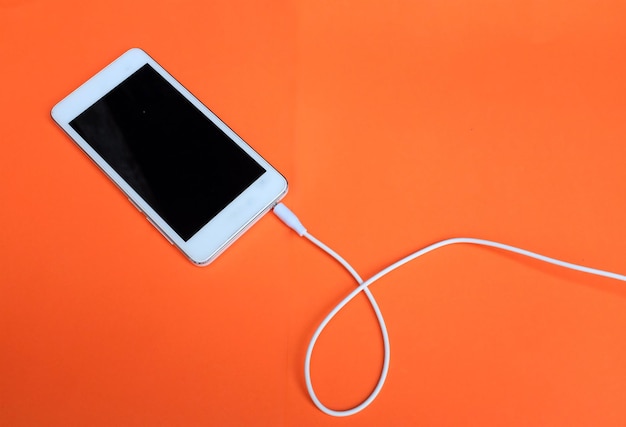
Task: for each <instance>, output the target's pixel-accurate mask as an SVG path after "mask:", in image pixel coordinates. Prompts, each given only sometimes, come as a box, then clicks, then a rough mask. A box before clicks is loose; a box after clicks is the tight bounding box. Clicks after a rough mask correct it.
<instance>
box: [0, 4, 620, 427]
mask: <svg viewBox="0 0 626 427" xmlns="http://www.w3.org/2000/svg"><path fill="white" fill-rule="evenodd" d="M599 3H601V4H599ZM625 14H626V4H625V3H624V2H622V1H612V2H596V1H591V0H586V1H579V0H574V1H571V0H569V1H539V0H533V1H526V0H518V1H509V2H502V1H498V0H491V1H486V0H480V1H475V0H472V1H470V0H467V1H462V0H459V1H452V0H451V1H434V0H429V1H393V2H382V1H352V2H347V1H299V2H289V1H273V2H253V1H248V2H244V1H231V0H229V1H226V0H222V1H187V0H183V1H165V0H152V1H145V0H137V1H130V2H129V1H127V0H125V1H121V0H107V1H106V2H105V1H101V0H96V1H87V2H86V1H83V0H81V1H78V0H57V1H54V2H52V1H45V0H30V1H25V0H0V58H1V59H2V64H1V67H0V81H1V83H0V85H2V94H1V96H0V141H1V143H0V200H1V202H0V203H1V206H2V207H1V209H0V224H1V231H0V425H3V426H35V425H45V426H68V425H89V426H196V425H219V426H231V425H232V426H242V425H267V426H281V425H285V426H295V425H302V426H306V425H341V426H344V425H345V426H348V425H421V426H459V425H478V426H502V425H506V426H554V425H568V426H589V425H597V426H617V425H624V424H626V405H624V397H625V396H626V362H625V360H626V286H625V285H624V284H621V283H618V282H614V281H611V280H608V279H601V278H595V277H589V276H586V275H583V274H579V273H573V272H568V271H563V270H560V269H558V268H556V267H550V266H545V265H541V264H539V263H537V262H533V261H529V260H525V259H520V258H519V257H516V256H510V255H506V254H502V253H500V252H498V251H494V250H488V249H481V248H476V247H470V246H457V247H450V248H445V249H441V250H439V251H437V252H435V253H432V254H430V255H428V256H426V257H424V258H422V259H420V260H418V261H416V262H413V263H412V264H410V265H408V266H406V267H404V268H403V269H402V270H399V271H397V272H395V273H393V274H392V275H390V276H387V277H386V278H384V279H383V280H381V282H379V283H377V284H376V285H374V286H373V287H372V291H373V292H374V294H375V295H376V297H377V298H378V301H379V303H380V305H381V308H382V310H383V313H384V314H385V316H386V320H387V323H388V327H389V330H390V336H391V350H392V358H391V370H390V374H389V378H388V381H387V383H386V385H385V387H384V388H383V391H382V393H381V394H380V396H379V398H378V399H377V400H376V401H375V402H374V403H373V404H372V405H371V406H370V407H369V408H367V409H366V410H365V411H364V412H362V413H360V414H358V415H356V416H354V417H351V418H347V419H333V418H330V417H328V416H326V415H324V414H322V413H321V412H320V411H318V410H317V409H316V408H315V407H314V406H313V404H312V403H311V402H310V400H309V398H308V396H307V394H306V391H305V389H304V380H303V374H302V370H303V369H302V365H303V360H304V353H305V348H306V344H307V342H308V340H309V338H310V336H311V334H312V332H313V330H314V328H315V326H316V325H317V324H318V322H319V321H320V320H321V319H322V317H323V316H324V315H325V314H326V312H327V311H328V310H329V309H330V308H331V307H332V306H333V305H334V303H336V302H337V301H338V300H339V299H340V298H341V297H342V296H343V295H345V294H346V293H347V292H349V291H350V290H351V289H352V288H353V283H351V280H350V278H349V276H348V275H347V274H346V273H345V272H343V271H342V270H341V268H340V267H339V266H338V265H337V264H336V263H334V262H333V261H332V260H330V259H329V258H327V257H326V256H325V255H323V254H322V253H320V252H319V251H318V250H316V249H315V248H314V247H312V246H311V245H310V244H308V243H307V242H305V241H303V240H301V239H299V238H298V237H297V236H296V235H295V234H294V233H293V232H291V231H290V230H288V229H287V228H285V227H284V226H283V225H282V224H280V223H279V221H278V220H276V219H275V218H273V217H272V216H271V215H268V216H267V217H266V218H263V219H262V220H261V221H260V222H259V223H258V224H257V225H256V226H255V227H253V228H252V229H251V230H250V231H249V232H248V233H247V234H246V235H245V236H244V237H243V238H241V239H240V240H239V241H238V242H237V243H236V244H235V245H234V246H233V247H232V248H230V249H229V250H228V251H227V252H226V253H225V254H224V255H222V256H221V257H220V258H219V259H218V260H217V261H216V262H215V263H214V264H212V265H210V266H209V267H206V268H197V267H194V266H192V265H191V264H190V263H189V262H188V261H186V260H185V259H184V257H183V256H182V255H180V254H179V253H177V251H176V250H175V249H174V248H172V247H171V246H170V245H169V244H168V243H167V242H166V241H165V239H163V237H161V236H160V235H159V233H158V232H157V231H156V230H155V229H153V228H152V227H151V226H150V225H149V224H148V222H147V221H146V220H145V219H144V218H143V217H142V216H141V215H140V214H139V213H138V212H137V211H136V209H134V208H133V207H132V206H131V205H130V204H129V203H128V201H127V200H126V198H125V197H124V196H123V195H122V194H121V193H120V192H119V191H118V190H117V189H116V188H115V187H114V185H113V184H111V183H110V182H108V181H107V179H106V178H105V177H104V176H103V175H102V174H101V173H100V172H99V171H98V170H97V168H96V167H95V166H93V165H92V164H91V162H90V161H89V160H88V159H87V158H86V157H85V156H84V155H83V154H82V153H81V152H80V150H79V149H78V148H77V147H75V146H74V145H73V143H72V142H71V141H70V140H69V139H68V138H67V137H66V136H65V135H64V134H63V133H62V132H61V131H60V130H59V129H58V128H57V127H56V126H55V125H54V124H53V122H52V120H51V119H50V118H49V110H50V108H51V107H52V106H53V105H54V104H55V103H56V102H57V101H59V100H60V99H61V98H63V97H64V96H65V95H66V94H68V93H69V92H70V91H71V90H73V89H74V88H75V87H77V86H78V85H79V84H81V83H82V82H84V81H85V80H86V79H87V78H89V77H90V76H91V75H93V74H94V73H95V72H97V71H98V70H99V69H101V68H102V67H103V66H105V65H106V64H107V63H108V62H110V61H111V60H113V59H114V58H116V57H117V56H118V55H120V54H121V53H122V52H124V51H125V50H127V49H128V48H130V47H134V46H138V47H142V48H143V49H145V50H146V51H147V52H148V53H150V54H151V55H152V56H153V57H155V59H156V60H157V61H159V62H160V63H161V64H162V65H164V67H165V68H166V69H168V70H169V71H170V72H171V73H172V74H173V75H174V76H176V77H177V78H178V79H179V80H180V81H182V82H183V84H185V85H186V86H187V87H188V88H189V89H190V90H191V91H192V92H194V93H195V94H196V95H197V96H198V97H199V98H200V99H201V100H203V101H204V102H205V103H206V104H207V105H209V106H210V107H211V108H212V109H213V110H214V111H215V112H216V113H217V114H218V115H220V116H221V117H222V118H223V119H224V120H225V121H226V122H227V123H228V124H229V125H230V126H231V127H233V128H234V129H235V130H236V131H237V132H238V133H239V134H240V135H242V136H243V137H244V139H246V140H247V141H248V142H249V143H250V144H251V145H252V146H254V147H255V148H256V149H257V150H258V151H259V152H260V153H261V154H263V155H264V156H265V157H266V158H267V159H268V160H270V162H272V163H273V164H274V165H275V166H276V167H277V168H278V169H279V170H281V171H282V172H283V173H284V174H285V176H286V177H287V178H288V180H289V181H290V193H289V195H288V196H287V198H286V200H285V201H286V203H287V205H289V206H290V207H291V208H292V209H293V210H294V211H296V212H297V213H298V214H299V216H300V217H301V219H302V220H303V221H304V222H305V224H306V225H307V226H308V228H309V230H310V231H311V232H312V233H313V234H314V235H316V236H318V237H319V238H321V239H322V240H324V241H325V242H327V243H328V244H329V245H330V246H332V247H333V248H335V249H336V250H337V251H339V252H340V253H341V254H343V255H344V256H345V257H346V258H347V259H348V260H349V261H351V262H353V263H354V265H355V267H356V268H357V270H358V271H359V272H360V273H361V274H362V275H363V276H369V275H371V274H373V273H374V272H376V271H377V270H378V269H380V268H381V267H384V266H385V265H387V264H388V263H390V262H392V261H394V260H396V259H397V258H399V257H401V256H403V255H405V254H407V253H408V252H411V251H413V250H415V249H417V248H420V247H423V246H425V245H427V244H429V243H432V242H434V241H438V240H441V239H444V238H448V237H454V236H472V237H482V238H487V239H494V240H498V241H502V242H505V243H509V244H514V245H518V246H522V247H525V248H528V249H530V250H535V251H538V252H541V253H545V254H547V255H550V256H554V257H558V258H562V259H565V260H568V261H571V262H577V263H583V264H586V265H590V266H594V267H597V268H604V269H608V270H612V271H618V272H622V273H626V264H625V263H624V253H626V225H625V222H624V217H625V214H626V201H625V198H624V194H625V192H624V188H625V185H626V184H625V183H626V169H625V168H624V159H625V158H626V144H625V143H624V141H625V138H626V120H625V119H626V79H625V78H624V76H625V75H626V56H625V53H624V52H626V26H624V16H625ZM381 348H382V346H381V342H380V337H379V334H378V329H377V325H376V323H375V322H374V319H373V315H372V314H371V312H370V309H369V307H368V306H367V304H366V302H365V299H364V298H361V297H359V298H357V301H355V302H354V303H353V304H351V305H350V306H349V307H348V308H347V309H346V310H345V312H343V313H341V314H340V315H339V316H338V318H337V319H336V320H335V322H334V323H333V324H331V326H330V328H329V329H328V331H327V332H326V333H325V334H324V335H323V336H322V338H321V339H320V341H319V345H318V348H317V351H316V353H315V354H314V359H313V379H314V382H315V385H316V387H317V391H318V394H319V396H320V398H321V399H322V400H323V401H324V402H325V403H326V404H327V405H329V406H331V407H334V408H345V407H348V406H350V405H353V404H356V403H358V402H359V401H360V400H362V399H363V398H364V397H365V396H366V395H367V394H368V393H369V391H370V389H371V387H372V386H373V384H374V382H375V381H376V378H377V375H378V371H379V367H380V362H381V359H382V357H381Z"/></svg>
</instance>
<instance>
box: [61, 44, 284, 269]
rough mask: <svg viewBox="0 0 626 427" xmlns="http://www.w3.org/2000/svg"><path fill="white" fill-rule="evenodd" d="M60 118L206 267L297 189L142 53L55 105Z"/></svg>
mask: <svg viewBox="0 0 626 427" xmlns="http://www.w3.org/2000/svg"><path fill="white" fill-rule="evenodd" d="M52 118H53V119H54V121H55V122H56V123H57V124H58V125H59V126H60V127H61V128H62V129H63V130H64V131H65V132H66V133H67V135H69V137H70V138H71V139H73V140H74V141H75V142H76V144H78V146H79V147H80V148H81V149H82V150H83V151H84V152H85V153H86V154H87V155H88V156H89V157H90V158H91V159H92V160H93V161H94V162H95V163H96V165H97V166H98V167H99V168H100V169H101V170H102V171H103V172H104V173H105V174H106V175H107V176H108V177H109V178H110V179H111V180H112V181H113V182H114V183H115V184H116V185H117V186H118V187H119V188H120V189H121V190H122V191H123V192H124V193H125V194H126V196H127V197H128V198H129V199H130V201H131V202H132V203H133V204H134V205H135V206H136V207H137V208H138V209H139V210H140V211H141V212H143V213H144V214H145V215H146V217H147V218H148V220H150V222H152V224H153V225H154V226H155V227H156V228H157V229H158V230H159V231H160V232H161V233H162V234H163V235H164V236H165V237H166V238H167V239H168V240H169V241H170V243H172V244H173V245H175V246H176V247H178V248H179V249H180V250H181V251H182V252H183V253H184V254H185V255H186V256H187V258H189V259H190V260H191V261H192V262H193V263H195V264H197V265H206V264H208V263H210V262H211V261H213V260H214V259H215V258H216V257H217V256H218V255H219V254H220V253H221V252H222V251H223V250H224V249H226V248H227V247H228V246H229V245H230V244H231V243H233V241H235V239H237V237H239V236H240V235H241V234H242V233H243V232H244V231H245V230H246V229H247V228H248V227H250V226H251V225H252V224H253V223H254V222H255V221H256V220H258V219H259V218H260V217H261V216H262V215H263V214H265V213H266V212H268V211H269V210H270V209H271V208H272V207H273V206H274V205H275V204H276V203H277V202H278V201H279V200H280V199H281V198H282V197H283V196H284V195H285V194H286V192H287V181H286V180H285V178H284V177H283V176H282V175H281V174H280V173H279V172H278V171H277V170H276V169H274V168H273V167H272V166H271V165H270V164H269V163H268V162H267V161H266V160H264V159H263V158H262V157H261V156H260V155H259V154H258V153H256V152H255V151H254V150H253V149H252V148H251V147H250V146H249V145H248V144H246V143H245V142H244V141H243V140H242V139H241V138H240V137H239V136H238V135H237V134H236V133H235V132H233V131H232V130H231V129H230V128H229V127H228V126H226V124H224V122H222V121H221V120H220V119H219V118H218V117H217V116H216V115H215V114H214V113H212V112H211V111H210V110H209V109H208V108H207V107H205V106H204V105H203V104H202V103H201V102H200V101H199V100H198V99H197V98H195V97H194V96H193V95H192V94H191V93H190V92H189V91H188V90H187V89H185V88H184V87H183V86H182V85H181V84H180V83H179V82H178V81H176V80H175V79H174V78H173V77H172V76H171V75H170V74H169V73H168V72H167V71H165V70H164V69H163V67H161V66H160V65H159V64H157V63H156V62H155V61H154V60H153V59H152V58H151V57H150V56H148V55H147V54H146V53H145V52H144V51H143V50H141V49H131V50H129V51H128V52H126V53H124V54H123V55H122V56H121V57H119V58H118V59H116V60H115V61H114V62H113V63H111V64H110V65H108V66H107V67H106V68H104V69H103V70H102V71H100V72H99V73H98V74H96V75H95V76H94V77H92V78H91V79H90V80H88V81H87V82H86V83H84V84H83V85H82V86H80V87H79V88H78V89H76V90H75V91H74V92H72V93H71V94H70V95H68V96H67V97H66V98H65V99H63V100H62V101H61V102H59V103H58V104H57V105H55V106H54V108H53V109H52Z"/></svg>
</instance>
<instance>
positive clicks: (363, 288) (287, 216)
mask: <svg viewBox="0 0 626 427" xmlns="http://www.w3.org/2000/svg"><path fill="white" fill-rule="evenodd" d="M279 206H281V207H280V208H278V207H279ZM276 209H278V210H279V212H280V213H277V212H276ZM274 212H275V213H276V214H277V216H278V217H279V218H280V219H281V220H282V221H283V222H284V223H285V224H287V225H288V226H289V227H290V228H292V229H294V230H295V231H296V232H297V233H298V235H300V236H302V237H305V238H307V239H308V240H309V241H311V242H312V243H313V244H315V245H316V246H318V247H319V248H321V249H322V250H323V251H324V252H326V253H328V254H329V255H330V256H332V257H333V258H335V259H336V260H337V261H338V262H339V263H340V264H341V265H342V266H343V267H344V268H345V269H346V270H348V271H349V272H350V274H351V275H352V276H353V277H354V279H355V280H356V281H357V283H358V284H359V286H358V287H357V288H356V289H355V290H353V291H352V292H350V293H349V294H348V295H347V296H346V297H345V298H344V299H343V300H341V302H339V304H337V305H336V306H335V308H333V309H332V310H331V311H330V313H328V315H326V317H325V318H324V320H322V322H321V323H320V324H319V326H318V327H317V329H316V330H315V332H314V333H313V337H312V338H311V341H310V342H309V346H308V348H307V351H306V357H305V362H304V377H305V381H306V387H307V390H308V392H309V396H310V397H311V400H312V401H313V403H314V404H315V406H317V407H318V408H319V409H320V410H321V411H322V412H324V413H326V414H328V415H331V416H334V417H346V416H349V415H353V414H356V413H357V412H360V411H362V410H363V409H365V408H366V407H367V406H368V405H369V404H370V403H372V402H373V401H374V399H376V396H377V395H378V393H380V390H381V389H382V387H383V384H384V383H385V379H386V378H387V373H388V370H389V358H390V351H389V336H388V334H387V326H386V325H385V321H384V319H383V315H382V313H381V311H380V309H379V307H378V304H377V303H376V300H375V299H374V296H373V295H372V294H371V292H370V290H369V286H370V285H371V284H372V283H374V282H376V281H377V280H378V279H380V278H381V277H383V276H385V275H386V274H388V273H390V272H392V271H393V270H395V269H397V268H398V267H401V266H403V265H404V264H406V263H408V262H410V261H412V260H414V259H416V258H419V257H420V256H422V255H425V254H427V253H428V252H431V251H434V250H435V249H439V248H442V247H444V246H449V245H454V244H458V243H465V244H472V245H479V246H488V247H492V248H496V249H500V250H503V251H507V252H513V253H516V254H519V255H523V256H526V257H530V258H534V259H536V260H539V261H543V262H546V263H549V264H554V265H557V266H559V267H563V268H568V269H571V270H576V271H580V272H583V273H588V274H593V275H596V276H602V277H607V278H609V279H615V280H620V281H622V282H626V276H624V275H622V274H617V273H611V272H609V271H605V270H599V269H597V268H591V267H585V266H583V265H578V264H573V263H571V262H566V261H561V260H558V259H556V258H551V257H548V256H545V255H541V254H538V253H535V252H531V251H528V250H526V249H521V248H517V247H515V246H511V245H506V244H504V243H498V242H493V241H491V240H485V239H475V238H471V237H456V238H452V239H446V240H442V241H440V242H437V243H433V244H432V245H429V246H427V247H425V248H423V249H420V250H418V251H415V252H413V253H411V254H409V255H407V256H405V257H404V258H402V259H400V260H398V261H396V262H395V263H393V264H391V265H390V266H388V267H386V268H384V269H382V270H381V271H379V272H378V273H376V274H374V275H373V276H372V277H370V278H369V279H367V280H366V281H363V280H362V279H361V277H360V276H359V275H358V274H357V272H356V271H355V270H354V268H352V266H351V265H350V264H348V263H347V262H346V261H345V260H344V259H343V258H342V257H341V256H339V254H337V253H336V252H335V251H333V250H332V249H330V248H329V247H328V246H326V245H325V244H324V243H322V242H321V241H319V240H318V239H316V238H315V237H313V236H312V235H310V234H309V233H308V232H307V231H306V229H305V228H304V226H302V223H301V222H300V221H299V220H298V219H297V217H296V216H295V215H294V214H293V212H291V211H290V210H289V209H288V208H287V207H286V206H285V205H283V204H282V203H279V204H278V205H277V206H276V208H275V209H274ZM293 224H297V226H296V227H297V228H295V227H294V226H292V225H293ZM359 292H364V293H365V295H366V296H367V298H368V300H369V301H370V304H371V305H372V308H373V309H374V312H375V313H376V318H377V319H378V323H379V325H380V330H381V333H382V336H383V346H384V359H383V368H382V370H381V373H380V377H379V380H378V383H377V384H376V386H375V387H374V390H373V391H372V393H371V394H370V395H369V396H368V397H367V399H365V400H364V401H363V402H362V403H361V404H359V405H358V406H355V407H354V408H351V409H346V410H334V409H330V408H328V407H327V406H325V405H324V404H323V403H322V402H321V401H320V400H319V398H318V397H317V395H316V394H315V390H314V388H313V382H312V380H311V356H312V354H313V349H314V348H315V343H316V342H317V339H318V338H319V336H320V335H321V333H322V331H323V330H324V328H326V326H327V325H328V323H329V322H330V321H331V320H332V319H333V317H335V315H336V314H337V313H339V311H340V310H341V309H342V308H343V307H345V306H346V304H348V303H349V302H350V301H352V299H353V298H354V297H356V296H357V295H358V294H359Z"/></svg>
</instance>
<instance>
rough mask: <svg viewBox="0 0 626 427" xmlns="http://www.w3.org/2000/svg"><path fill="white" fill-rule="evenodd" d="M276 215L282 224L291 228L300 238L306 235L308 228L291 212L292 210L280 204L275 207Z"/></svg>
mask: <svg viewBox="0 0 626 427" xmlns="http://www.w3.org/2000/svg"><path fill="white" fill-rule="evenodd" d="M273 212H274V215H276V216H277V217H278V218H279V219H280V220H281V221H282V222H284V223H285V224H286V225H287V227H289V228H291V229H292V230H293V231H295V232H296V233H298V236H300V237H302V236H304V234H305V233H306V228H305V227H304V225H302V223H301V222H300V220H299V219H298V217H297V216H296V214H295V213H293V212H291V210H290V209H289V208H288V207H287V206H285V205H283V204H282V203H278V204H277V205H276V206H274V210H273Z"/></svg>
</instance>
